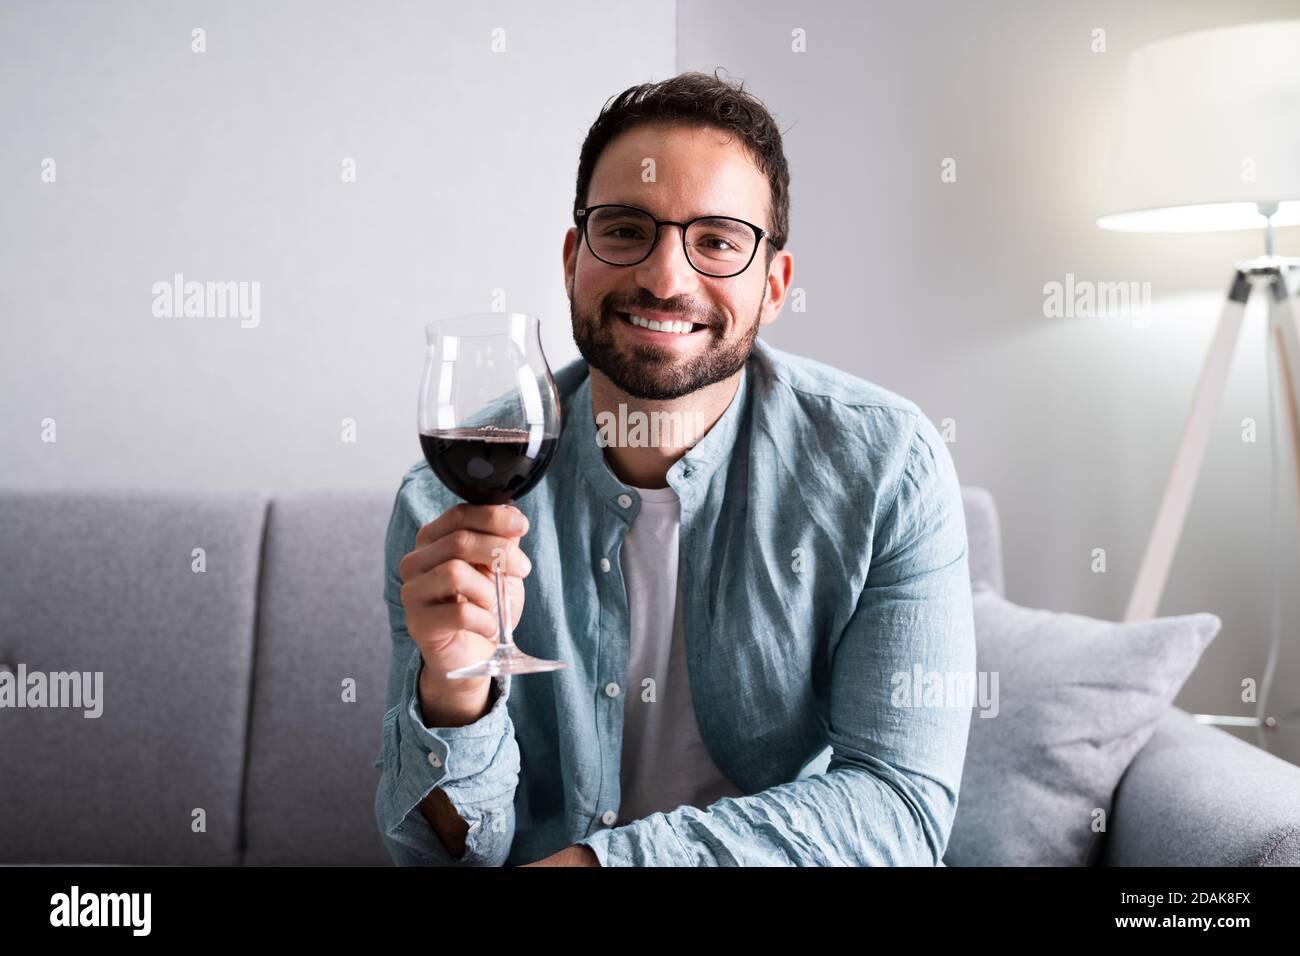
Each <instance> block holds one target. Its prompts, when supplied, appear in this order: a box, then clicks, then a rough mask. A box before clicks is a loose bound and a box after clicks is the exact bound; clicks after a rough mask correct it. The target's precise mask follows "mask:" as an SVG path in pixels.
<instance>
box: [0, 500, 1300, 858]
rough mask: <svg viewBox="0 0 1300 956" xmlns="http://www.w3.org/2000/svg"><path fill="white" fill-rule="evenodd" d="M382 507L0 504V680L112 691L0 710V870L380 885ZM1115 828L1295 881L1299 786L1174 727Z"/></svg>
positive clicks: (1276, 770)
mask: <svg viewBox="0 0 1300 956" xmlns="http://www.w3.org/2000/svg"><path fill="white" fill-rule="evenodd" d="M394 490H395V489H394ZM964 495H965V503H966V518H967V525H968V531H969V537H970V562H971V575H972V579H974V580H981V579H982V580H986V581H988V582H989V584H990V585H992V586H993V587H994V588H996V589H997V590H998V591H999V592H1002V590H1003V577H1002V558H1001V550H1000V541H999V533H998V517H997V512H996V510H995V507H994V502H993V499H992V497H991V496H990V495H989V494H988V493H987V492H986V491H984V490H982V489H978V488H966V489H964ZM392 503H393V492H387V491H385V492H348V493H316V494H292V495H285V496H283V497H276V498H274V499H268V498H267V497H265V496H258V495H250V494H238V495H237V494H211V493H205V494H197V493H195V494H184V493H168V494H159V493H126V492H102V493H94V494H86V493H69V492H62V493H60V492H26V491H6V492H3V493H0V531H2V533H0V588H2V589H3V591H2V593H3V596H2V597H0V669H5V668H6V666H7V667H8V669H11V670H15V671H16V670H17V669H18V664H19V663H20V662H21V663H23V664H25V665H26V668H27V670H28V671H44V672H54V671H71V670H76V671H91V672H94V671H102V672H103V675H104V677H103V681H104V684H103V687H104V689H103V714H102V716H100V717H98V718H94V719H87V718H86V717H84V716H83V714H82V712H81V711H79V710H55V709H45V710H32V709H15V710H9V709H6V710H4V711H0V753H3V755H4V761H3V763H4V772H3V773H0V863H5V864H30V863H45V864H51V863H63V864H218V865H224V864H254V865H258V864H261V865H267V864H270V865H277V864H338V865H367V864H368V865H375V864H377V865H391V863H392V861H391V860H390V858H389V856H388V854H387V852H386V851H385V849H384V846H383V844H382V843H381V841H380V839H379V835H378V832H377V828H376V823H375V818H374V798H375V787H376V784H377V779H378V770H376V769H375V766H374V763H375V761H376V759H377V757H378V755H379V752H380V749H381V731H380V728H381V723H382V717H383V713H384V689H385V683H386V679H387V669H388V662H389V651H390V646H391V645H390V637H389V632H388V619H387V613H386V610H385V606H384V601H383V596H382V572H383V541H384V533H385V530H386V527H387V522H388V516H389V511H390V509H391V507H392ZM198 548H202V549H203V553H202V560H203V561H204V562H205V567H204V570H203V571H202V572H201V573H200V572H196V571H195V570H194V566H195V565H194V562H195V561H196V553H195V549H198ZM348 680H351V681H354V682H355V702H349V701H346V700H345V699H344V697H345V694H344V688H345V683H346V682H347V681H348ZM1111 819H1112V826H1111V831H1110V833H1109V835H1108V838H1107V840H1108V842H1107V846H1106V851H1105V854H1104V856H1103V862H1105V863H1108V864H1113V865H1155V864H1175V865H1177V864H1229V865H1256V864H1296V863H1298V862H1300V826H1298V825H1300V768H1297V767H1295V766H1293V765H1291V764H1289V763H1286V762H1284V761H1282V760H1279V759H1277V758H1275V757H1272V756H1270V755H1269V754H1267V753H1264V752H1262V751H1260V750H1258V749H1257V748H1255V747H1252V746H1250V745H1249V744H1246V743H1243V742H1241V741H1239V740H1237V739H1236V738H1234V737H1232V736H1230V735H1229V734H1226V733H1224V732H1223V731H1220V730H1218V729H1215V728H1212V727H1208V726H1204V725H1200V724H1197V723H1196V722H1195V721H1193V720H1192V719H1191V718H1190V717H1189V716H1188V715H1187V714H1186V713H1184V712H1183V711H1181V710H1178V709H1177V708H1170V709H1169V711H1168V713H1167V714H1166V716H1165V717H1164V719H1163V720H1162V722H1161V723H1160V725H1159V728H1158V730H1157V732H1156V734H1155V736H1154V737H1153V739H1152V740H1151V741H1150V743H1149V744H1148V745H1147V746H1146V748H1145V749H1144V750H1143V751H1142V752H1141V753H1140V754H1139V755H1138V757H1137V759H1136V760H1135V761H1134V763H1133V764H1132V766H1131V767H1130V768H1129V770H1128V772H1127V774H1126V775H1125V776H1124V778H1123V780H1122V782H1121V784H1120V787H1119V792H1118V796H1117V800H1116V805H1115V808H1114V810H1113V813H1112V818H1111Z"/></svg>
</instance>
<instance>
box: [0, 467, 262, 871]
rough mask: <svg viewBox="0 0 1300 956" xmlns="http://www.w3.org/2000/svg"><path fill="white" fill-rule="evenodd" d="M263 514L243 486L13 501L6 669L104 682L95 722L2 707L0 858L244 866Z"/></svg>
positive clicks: (2, 629)
mask: <svg viewBox="0 0 1300 956" xmlns="http://www.w3.org/2000/svg"><path fill="white" fill-rule="evenodd" d="M265 511H266V500H265V497H264V496H262V495H259V494H244V493H234V492H230V493H214V492H202V493H189V492H185V493H181V492H174V493H173V492H166V493H164V492H154V491H147V492H146V491H141V492H119V491H103V492H86V491H59V492H38V491H6V492H5V494H4V495H3V496H0V528H3V529H4V532H3V534H0V581H2V582H3V584H2V586H3V588H4V599H3V600H0V670H10V671H12V672H14V674H18V673H20V672H22V671H25V672H26V673H27V675H28V679H29V680H30V679H31V676H32V674H33V672H40V673H42V674H50V673H71V672H81V673H87V674H92V675H93V674H94V673H96V672H98V673H101V674H102V675H103V676H102V701H101V706H102V712H101V713H100V716H98V717H87V716H85V713H86V712H85V710H84V709H71V708H42V709H21V710H8V709H6V710H5V711H3V712H0V754H3V755H4V756H3V759H2V760H0V862H4V863H72V864H80V863H122V864H166V865H185V864H219V865H228V864H233V863H237V862H238V860H239V818H240V813H239V810H240V791H241V783H242V780H243V769H244V743H245V738H246V737H247V735H248V723H247V718H248V689H249V685H250V683H251V679H252V678H251V671H252V658H253V626H254V609H255V606H256V596H257V579H258V574H257V572H258V558H259V552H260V550H261V546H262V527H263V518H264V515H265ZM197 549H202V551H201V552H199V551H197ZM13 679H14V678H7V680H13ZM199 811H201V812H199Z"/></svg>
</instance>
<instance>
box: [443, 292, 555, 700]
mask: <svg viewBox="0 0 1300 956" xmlns="http://www.w3.org/2000/svg"><path fill="white" fill-rule="evenodd" d="M425 337H426V340H427V348H426V353H425V363H424V374H423V376H422V378H421V382H420V402H419V413H418V417H419V431H420V449H421V451H423V453H424V457H425V460H426V461H427V462H428V463H429V468H430V469H431V470H432V471H433V473H434V475H436V476H437V478H438V480H439V481H441V482H442V483H443V484H444V485H445V486H446V487H447V489H448V490H449V491H451V492H452V493H453V494H455V495H456V496H457V497H459V498H462V499H463V500H465V501H467V502H469V503H470V504H476V505H500V504H510V503H512V502H515V501H518V500H519V499H520V498H522V497H523V496H524V495H526V494H528V492H529V491H531V490H532V489H533V488H535V487H536V486H537V483H538V482H539V481H541V479H542V476H543V475H544V474H545V472H546V468H547V466H548V465H549V464H550V462H551V458H552V456H553V455H554V454H555V447H556V445H557V444H558V442H559V438H560V430H561V421H560V403H559V396H558V393H557V392H556V388H555V381H554V379H553V378H552V377H551V369H550V366H549V365H548V364H547V362H546V356H545V354H544V353H543V352H542V341H541V323H540V321H539V320H538V319H537V318H535V317H533V316H530V315H526V314H524V313H522V312H485V313H470V314H466V315H458V316H451V317H448V318H445V319H439V320H438V321H435V322H430V323H429V324H428V325H427V326H426V327H425ZM492 577H493V583H494V584H495V594H496V611H497V647H496V650H495V651H494V652H493V654H492V656H491V657H488V658H487V659H485V660H482V661H480V662H478V663H477V664H471V665H469V666H467V667H461V668H458V669H457V670H454V671H448V672H447V677H448V678H462V677H485V676H490V677H495V676H497V675H501V674H534V673H540V672H543V671H552V670H559V669H560V668H563V667H567V666H568V665H567V664H566V663H564V662H563V661H551V660H542V659H540V658H536V657H532V656H530V655H528V654H525V653H524V652H523V651H521V650H520V649H519V648H518V647H517V646H516V645H515V643H514V635H513V633H512V629H511V626H510V604H509V598H508V597H507V595H506V591H505V581H504V578H503V576H502V574H501V570H500V567H499V558H498V559H497V560H494V561H493V566H492Z"/></svg>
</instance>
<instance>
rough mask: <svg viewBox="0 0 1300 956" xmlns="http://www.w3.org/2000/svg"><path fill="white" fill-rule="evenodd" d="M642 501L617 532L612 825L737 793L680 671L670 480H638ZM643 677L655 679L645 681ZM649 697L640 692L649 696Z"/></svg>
mask: <svg viewBox="0 0 1300 956" xmlns="http://www.w3.org/2000/svg"><path fill="white" fill-rule="evenodd" d="M636 491H637V492H638V494H639V495H640V496H641V508H640V510H639V511H638V512H637V516H636V518H635V519H633V521H632V526H631V527H630V528H629V529H628V532H627V536H626V537H625V538H624V539H623V548H622V550H621V552H620V554H619V564H620V566H621V567H622V570H623V580H624V582H625V584H626V587H627V602H628V617H629V624H630V631H631V645H630V648H629V652H628V666H627V687H626V688H625V690H626V693H625V694H624V698H623V750H622V756H621V762H620V767H619V771H620V772H619V781H620V786H621V789H622V799H621V801H620V803H619V810H618V821H617V825H618V826H622V825H623V824H625V823H631V822H632V821H634V820H640V819H641V818H642V817H645V816H648V815H650V814H651V813H654V812H655V811H657V810H662V811H665V812H668V811H671V810H675V809H677V808H678V807H680V806H682V805H684V804H689V805H691V806H694V807H699V808H700V809H704V808H706V807H708V805H709V804H711V803H713V802H714V801H715V800H717V799H718V798H719V797H724V796H733V797H735V796H742V795H743V791H741V790H740V789H738V788H737V787H736V786H735V785H734V784H733V783H732V782H731V781H730V780H728V779H727V778H726V777H725V776H723V775H722V772H721V771H720V770H718V768H717V766H716V765H715V764H714V763H713V758H712V757H711V756H709V752H708V749H707V748H706V747H705V746H704V741H703V740H701V739H700V730H699V726H698V725H697V724H696V722H695V708H694V706H693V705H692V703H691V688H690V679H689V677H688V676H687V672H686V644H685V641H684V640H683V638H682V613H681V602H680V600H679V596H680V589H679V587H678V582H677V544H678V533H679V529H680V527H681V502H680V501H679V500H678V499H677V493H676V492H675V491H673V490H672V488H637V489H636ZM646 678H650V679H652V680H653V681H654V684H653V685H650V686H647V685H645V684H644V683H643V682H644V681H645V679H646ZM650 687H653V701H651V700H646V699H643V698H648V697H650V696H651V690H650Z"/></svg>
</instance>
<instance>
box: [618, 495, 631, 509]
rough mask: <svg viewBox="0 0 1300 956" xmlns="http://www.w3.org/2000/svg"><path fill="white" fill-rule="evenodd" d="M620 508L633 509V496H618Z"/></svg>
mask: <svg viewBox="0 0 1300 956" xmlns="http://www.w3.org/2000/svg"><path fill="white" fill-rule="evenodd" d="M618 506H619V507H620V508H631V507H632V496H631V495H619V496H618Z"/></svg>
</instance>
